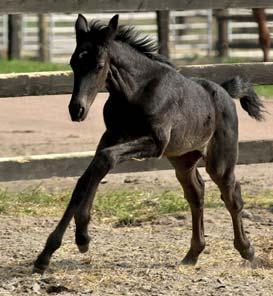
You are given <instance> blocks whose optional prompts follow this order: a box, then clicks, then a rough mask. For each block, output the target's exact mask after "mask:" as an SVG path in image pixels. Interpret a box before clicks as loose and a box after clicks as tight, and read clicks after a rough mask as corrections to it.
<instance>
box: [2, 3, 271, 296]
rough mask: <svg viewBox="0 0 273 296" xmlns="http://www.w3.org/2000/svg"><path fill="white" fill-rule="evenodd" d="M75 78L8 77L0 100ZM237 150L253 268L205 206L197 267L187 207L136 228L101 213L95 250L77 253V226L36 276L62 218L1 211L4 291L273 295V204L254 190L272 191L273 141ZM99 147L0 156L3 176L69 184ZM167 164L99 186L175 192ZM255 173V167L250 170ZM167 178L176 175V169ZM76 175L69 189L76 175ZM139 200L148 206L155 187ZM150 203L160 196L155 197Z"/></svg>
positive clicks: (266, 79)
mask: <svg viewBox="0 0 273 296" xmlns="http://www.w3.org/2000/svg"><path fill="white" fill-rule="evenodd" d="M258 6H259V7H266V8H273V0H267V1H266V0H261V1H254V0H248V1H247V0H237V1H236V0H234V1H228V0H221V1H217V0H209V1H201V0H191V1H188V0H165V1H158V0H150V1H148V0H135V1H131V0H108V1H107V0H98V1H91V0H62V1H56V0H43V1H34V0H23V1H17V0H1V1H0V14H16V13H26V14H27V13H32V14H33V13H35V14H37V13H56V14H57V13H74V14H75V13H77V12H81V13H104V12H107V13H114V12H129V11H133V12H148V13H149V12H154V11H158V10H177V11H179V10H193V9H224V8H234V9H236V8H253V7H258ZM180 71H181V73H183V74H184V75H185V76H196V77H198V76H201V77H206V78H209V79H211V80H213V81H216V82H220V83H221V82H223V81H224V80H226V78H228V77H230V76H234V75H241V76H242V77H244V78H245V79H247V80H249V81H251V82H252V83H253V84H255V85H271V84H273V75H272V74H273V63H240V64H214V65H202V66H184V67H181V69H180ZM72 84H73V77H72V73H71V72H70V71H63V72H41V73H21V74H1V75H0V98H5V100H13V98H15V97H24V96H43V95H59V94H69V93H71V90H72ZM101 92H105V90H103V89H102V90H101ZM0 100H1V99H0ZM49 104H50V102H49ZM67 120H68V119H67ZM18 125H20V122H18ZM239 151H240V153H239V160H238V163H239V164H242V165H241V166H239V168H238V171H237V175H238V178H239V179H240V180H241V181H242V184H243V186H244V187H243V190H244V192H246V193H247V194H250V193H249V192H248V186H251V192H252V195H253V196H251V197H250V199H251V200H253V201H252V203H251V205H254V206H253V209H252V208H251V210H249V209H247V210H246V211H245V212H244V213H243V215H244V219H245V221H244V222H245V227H246V229H247V230H248V231H249V233H250V234H249V235H250V238H251V240H252V241H253V244H254V245H255V247H256V251H257V254H258V256H259V260H258V261H257V262H256V263H255V265H254V266H249V265H247V264H246V263H245V262H242V260H241V258H240V257H239V255H238V254H237V252H235V250H234V248H233V245H232V229H231V228H232V227H231V221H230V217H229V216H228V213H227V211H226V210H225V209H216V207H217V206H215V207H214V206H213V207H212V208H209V209H207V215H206V217H205V225H206V240H207V249H206V251H205V253H204V255H202V258H201V264H198V265H197V266H195V267H185V268H184V267H179V266H178V264H177V263H178V262H177V260H179V259H181V258H182V256H183V254H184V251H185V250H186V249H187V247H188V243H189V240H190V229H191V217H190V213H189V212H188V213H186V212H185V214H184V213H183V214H179V215H177V216H175V215H174V216H164V215H163V216H162V217H160V218H158V219H155V220H154V221H152V222H151V221H141V223H140V224H139V225H134V226H139V227H123V226H122V227H121V226H118V225H115V226H112V225H110V224H109V223H108V224H107V223H106V222H105V221H104V220H102V221H97V220H95V221H92V226H91V231H92V239H93V242H92V250H91V251H90V252H89V253H88V254H86V255H85V256H83V255H79V254H78V251H77V250H76V247H75V245H74V229H73V226H71V227H70V228H69V229H68V234H67V236H66V238H65V243H64V245H63V247H62V249H61V250H60V251H59V252H57V254H56V257H55V258H54V260H53V262H52V268H53V272H52V270H51V269H50V270H49V271H48V273H47V274H46V275H44V276H43V277H40V276H38V275H31V268H32V263H33V262H32V259H34V257H35V256H36V254H37V252H38V251H39V250H40V249H41V246H42V244H43V243H44V240H45V234H46V233H49V232H50V231H51V230H52V229H53V227H54V225H55V224H56V221H57V219H56V218H55V217H56V215H55V216H54V217H52V216H49V217H45V215H43V213H42V212H38V214H36V216H34V217H33V216H31V215H30V216H27V215H25V216H24V215H22V216H21V215H20V214H15V215H2V214H1V215H0V237H1V239H0V250H1V251H0V295H50V294H51V295H57V294H60V295H96V296H102V295H103V296H104V295H128V296H131V295H134V296H136V295H139V296H144V295H155V296H157V295H166V296H167V295H168V296H178V295H179V296H180V295H185V296H192V295H204V296H207V295H213V296H225V295H243V296H256V295H261V296H271V295H273V292H272V291H273V272H272V270H273V257H272V256H273V253H272V250H273V240H272V233H273V232H272V230H273V228H272V227H273V218H272V211H273V210H272V206H271V207H270V208H267V209H260V208H255V200H254V198H255V197H256V195H257V198H258V197H259V191H260V190H267V189H268V188H273V187H272V186H273V180H272V174H273V139H264V140H262V139H257V140H245V141H241V142H240V143H239ZM93 153H94V152H93V151H86V152H77V151H75V152H71V153H63V154H46V155H31V156H15V157H1V158H0V182H7V183H10V184H15V183H17V182H18V183H21V184H24V185H25V184H28V183H27V182H29V181H30V182H34V181H33V180H34V179H35V182H37V184H39V182H40V181H39V179H47V178H48V180H47V181H46V182H51V181H50V180H51V179H52V177H58V178H57V181H54V182H53V185H52V186H53V187H54V186H55V185H56V184H58V183H59V182H60V183H61V182H62V181H61V180H62V179H63V177H76V176H79V175H81V174H82V172H83V171H84V169H85V168H86V167H87V165H88V164H89V163H90V160H91V159H92V156H93ZM200 166H202V163H200ZM169 169H170V166H169V164H168V162H167V161H166V160H165V159H161V160H158V159H150V160H145V161H141V162H138V161H130V162H126V163H123V164H122V165H120V166H118V167H117V168H116V169H115V170H114V171H113V173H125V174H119V175H117V174H111V175H110V176H109V177H107V179H106V181H105V184H102V185H101V187H102V188H104V186H105V188H106V189H105V190H112V188H115V186H117V187H118V188H121V187H122V188H123V189H124V190H126V188H127V187H128V188H135V187H137V186H138V187H141V186H143V188H144V190H146V189H147V191H149V189H150V188H151V187H153V188H155V187H156V190H159V191H160V190H162V191H163V187H164V186H165V187H166V188H167V189H172V187H173V185H172V184H171V183H169V179H166V176H165V170H169ZM144 171H158V175H156V176H154V177H149V176H148V174H149V173H146V172H145V173H144ZM200 171H201V174H202V176H205V175H204V174H205V173H204V168H202V167H201V168H200ZM250 171H252V172H253V175H251V176H249V172H250ZM131 172H134V173H136V175H135V176H136V177H134V178H133V179H130V178H127V175H126V174H127V173H128V174H129V173H131ZM60 178H61V179H60ZM169 178H170V179H172V180H173V179H174V173H172V174H171V175H170V177H169ZM204 178H205V182H206V187H207V189H208V191H210V190H212V191H213V190H214V189H213V188H214V187H213V185H212V184H211V183H210V181H209V180H208V179H207V178H206V177H204ZM69 180H70V182H71V183H70V186H71V188H72V186H73V185H74V184H75V179H74V178H73V179H72V178H71V179H69ZM14 181H15V182H14ZM112 181H113V183H112ZM161 182H162V185H161ZM112 184H114V185H112ZM11 186H12V185H11ZM178 186H179V185H178V184H177V187H178ZM143 188H142V189H143ZM179 188H180V187H179ZM103 190H104V189H103ZM164 190H165V189H164ZM249 190H250V189H249ZM164 192H165V191H164ZM253 192H254V193H253ZM270 194H271V193H270ZM0 198H1V197H0ZM61 198H62V197H61ZM269 198H272V195H270V196H269ZM55 202H56V201H55ZM142 202H143V203H146V204H147V205H149V202H151V201H149V194H148V196H147V198H144V199H143V200H142ZM152 202H153V203H156V202H157V200H156V199H155V200H153V201H152ZM52 206H54V205H52ZM0 209H1V208H0ZM39 213H41V216H39Z"/></svg>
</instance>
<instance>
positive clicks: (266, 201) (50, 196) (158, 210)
mask: <svg viewBox="0 0 273 296" xmlns="http://www.w3.org/2000/svg"><path fill="white" fill-rule="evenodd" d="M70 196H71V193H70V192H55V193H49V192H45V191H44V190H42V189H41V188H40V187H37V188H34V189H32V190H25V191H23V192H20V193H9V192H7V191H5V190H0V213H1V214H9V215H32V216H61V214H62V212H63V210H64V208H65V207H66V205H67V203H68V201H69V199H70ZM244 201H245V204H246V207H247V208H250V207H263V208H269V207H272V206H273V191H270V190H267V191H264V192H263V193H261V194H259V195H251V194H246V195H244ZM205 207H206V208H218V207H223V202H222V200H221V199H220V194H219V192H218V191H213V190H210V191H209V192H208V193H207V195H206V198H205ZM188 209H189V205H188V203H187V201H186V200H185V199H184V198H183V196H182V193H181V192H180V191H179V192H176V191H163V192H159V193H158V192H146V191H145V192H144V191H125V190H116V191H111V192H99V193H98V194H97V196H96V198H95V201H94V206H93V216H94V217H95V218H96V219H99V220H101V221H103V222H108V221H109V222H115V223H118V225H137V224H139V223H140V222H141V221H149V220H153V219H155V218H157V217H160V216H163V215H172V214H173V215H174V214H177V213H179V212H182V211H185V210H188Z"/></svg>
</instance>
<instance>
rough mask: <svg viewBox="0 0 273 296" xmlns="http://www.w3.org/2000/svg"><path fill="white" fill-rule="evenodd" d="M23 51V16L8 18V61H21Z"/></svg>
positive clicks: (10, 16)
mask: <svg viewBox="0 0 273 296" xmlns="http://www.w3.org/2000/svg"><path fill="white" fill-rule="evenodd" d="M21 49H22V15H20V14H17V15H9V16H8V59H9V60H13V59H20V58H21Z"/></svg>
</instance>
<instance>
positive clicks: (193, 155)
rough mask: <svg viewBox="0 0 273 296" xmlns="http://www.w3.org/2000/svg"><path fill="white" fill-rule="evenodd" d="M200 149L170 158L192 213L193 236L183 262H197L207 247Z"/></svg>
mask: <svg viewBox="0 0 273 296" xmlns="http://www.w3.org/2000/svg"><path fill="white" fill-rule="evenodd" d="M201 156H202V155H201V153H200V152H198V151H194V152H190V153H187V154H185V155H183V156H180V157H172V158H169V160H170V162H171V163H172V165H173V166H174V168H175V172H176V177H177V179H178V181H179V182H180V184H181V185H182V188H183V190H184V195H185V198H186V199H187V201H188V202H189V205H190V208H191V214H192V238H191V246H190V249H189V251H188V253H187V255H186V256H185V258H184V259H183V261H182V263H183V264H192V265H194V264H196V262H197V260H198V256H199V254H200V253H201V252H202V251H203V249H204V248H205V239H204V225H203V207H204V182H203V180H202V178H201V176H200V174H199V172H198V170H197V161H198V160H199V159H200V157H201Z"/></svg>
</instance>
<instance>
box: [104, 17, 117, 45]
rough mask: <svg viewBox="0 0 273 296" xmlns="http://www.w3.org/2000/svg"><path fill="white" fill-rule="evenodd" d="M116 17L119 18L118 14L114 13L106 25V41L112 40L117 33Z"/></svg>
mask: <svg viewBox="0 0 273 296" xmlns="http://www.w3.org/2000/svg"><path fill="white" fill-rule="evenodd" d="M118 18H119V15H118V14H116V15H114V16H113V17H112V18H111V19H110V21H109V24H108V27H107V35H106V42H109V41H111V40H113V39H114V38H115V36H116V34H117V31H118Z"/></svg>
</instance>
